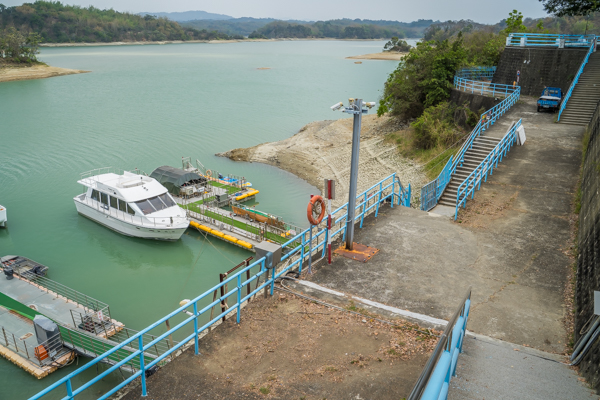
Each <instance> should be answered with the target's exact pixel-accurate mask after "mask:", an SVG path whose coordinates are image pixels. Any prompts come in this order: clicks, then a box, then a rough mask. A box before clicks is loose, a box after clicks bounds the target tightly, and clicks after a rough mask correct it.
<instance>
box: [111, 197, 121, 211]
mask: <svg viewBox="0 0 600 400" xmlns="http://www.w3.org/2000/svg"><path fill="white" fill-rule="evenodd" d="M118 204H119V199H117V198H116V197H112V196H110V206H111V207H112V208H118Z"/></svg>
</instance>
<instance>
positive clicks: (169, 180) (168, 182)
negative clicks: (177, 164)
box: [150, 165, 206, 196]
mask: <svg viewBox="0 0 600 400" xmlns="http://www.w3.org/2000/svg"><path fill="white" fill-rule="evenodd" d="M150 177H151V178H154V179H156V180H157V181H158V182H159V183H160V184H161V185H163V186H164V187H166V188H167V190H168V191H169V193H171V194H173V195H176V196H179V193H180V192H181V188H182V187H184V186H192V185H196V184H203V183H204V182H206V178H204V177H202V176H200V175H198V174H197V173H195V172H190V171H185V170H183V169H179V168H173V167H169V166H168V165H163V166H162V167H158V168H156V169H155V170H154V171H152V173H151V174H150Z"/></svg>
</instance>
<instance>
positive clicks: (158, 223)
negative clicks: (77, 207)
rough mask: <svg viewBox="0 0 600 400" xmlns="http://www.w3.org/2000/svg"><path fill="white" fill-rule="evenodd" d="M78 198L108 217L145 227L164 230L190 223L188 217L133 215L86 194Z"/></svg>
mask: <svg viewBox="0 0 600 400" xmlns="http://www.w3.org/2000/svg"><path fill="white" fill-rule="evenodd" d="M77 198H78V199H79V201H80V202H82V203H85V204H87V205H88V206H90V207H92V208H93V209H95V210H97V211H100V212H102V213H104V214H106V215H108V216H111V217H114V218H116V219H119V220H121V221H124V222H129V223H131V224H134V225H139V226H143V227H150V228H158V229H164V228H170V227H173V226H175V225H180V224H183V223H185V222H186V221H188V219H187V217H148V216H145V215H144V216H141V215H132V214H129V213H127V212H125V211H121V210H117V209H116V208H113V207H110V206H108V205H106V204H104V203H101V202H99V201H97V200H94V199H91V198H90V197H88V196H87V195H85V194H84V195H80V196H78V197H77Z"/></svg>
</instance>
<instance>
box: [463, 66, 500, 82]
mask: <svg viewBox="0 0 600 400" xmlns="http://www.w3.org/2000/svg"><path fill="white" fill-rule="evenodd" d="M495 73H496V67H471V68H462V69H459V70H458V71H456V75H455V77H459V78H465V79H475V80H483V79H490V80H491V79H492V78H493V77H494V74H495Z"/></svg>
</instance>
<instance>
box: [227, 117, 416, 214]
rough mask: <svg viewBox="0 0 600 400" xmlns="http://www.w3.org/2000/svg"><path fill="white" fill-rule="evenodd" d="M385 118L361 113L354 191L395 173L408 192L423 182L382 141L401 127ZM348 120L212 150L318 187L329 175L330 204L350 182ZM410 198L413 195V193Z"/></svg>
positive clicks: (316, 124) (340, 200)
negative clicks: (332, 193)
mask: <svg viewBox="0 0 600 400" xmlns="http://www.w3.org/2000/svg"><path fill="white" fill-rule="evenodd" d="M404 128H405V126H403V125H401V124H398V123H397V122H396V121H395V120H393V119H390V118H388V117H385V116H384V117H381V118H378V117H377V116H376V115H373V114H371V115H365V116H364V117H363V121H362V135H361V148H360V166H359V176H358V189H359V192H361V191H363V190H365V189H368V188H369V187H371V186H372V185H373V184H374V183H375V182H377V181H379V180H381V179H382V178H384V177H386V176H388V175H390V174H392V173H394V172H396V173H397V174H398V175H397V176H398V177H399V178H400V181H401V182H402V183H403V184H404V185H405V186H407V185H408V183H411V185H412V192H413V195H415V194H416V195H418V194H419V193H420V188H421V186H422V185H423V183H425V182H426V180H427V179H426V177H425V174H424V173H423V172H422V170H421V168H420V167H419V166H418V165H417V164H415V163H414V162H413V161H411V160H407V159H405V158H403V157H401V156H400V155H399V154H398V150H397V148H396V146H395V145H394V144H393V143H386V142H385V141H384V138H385V135H386V134H387V133H390V132H395V131H398V130H400V129H404ZM351 143H352V118H343V119H340V120H337V121H317V122H312V123H310V124H308V125H306V126H304V127H303V128H302V129H300V131H299V132H298V133H297V134H295V135H294V136H292V137H290V138H288V139H285V140H281V141H279V142H270V143H263V144H259V145H257V146H254V147H249V148H238V149H233V150H229V151H227V152H224V153H219V154H217V155H218V156H221V157H228V158H230V159H231V160H234V161H247V162H260V163H264V164H269V165H273V166H276V167H279V168H281V169H284V170H286V171H288V172H291V173H293V174H294V175H296V176H298V177H300V178H302V179H304V180H306V181H307V182H309V183H310V184H311V185H314V186H316V187H318V188H322V187H323V179H324V178H328V179H335V180H336V181H337V185H338V187H337V188H336V192H337V193H339V195H338V197H337V199H336V200H335V201H334V204H335V205H341V204H343V203H345V202H346V201H347V200H348V199H347V194H346V193H347V192H348V186H349V185H348V183H349V180H350V156H351V151H352V145H351ZM413 197H414V196H413Z"/></svg>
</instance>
